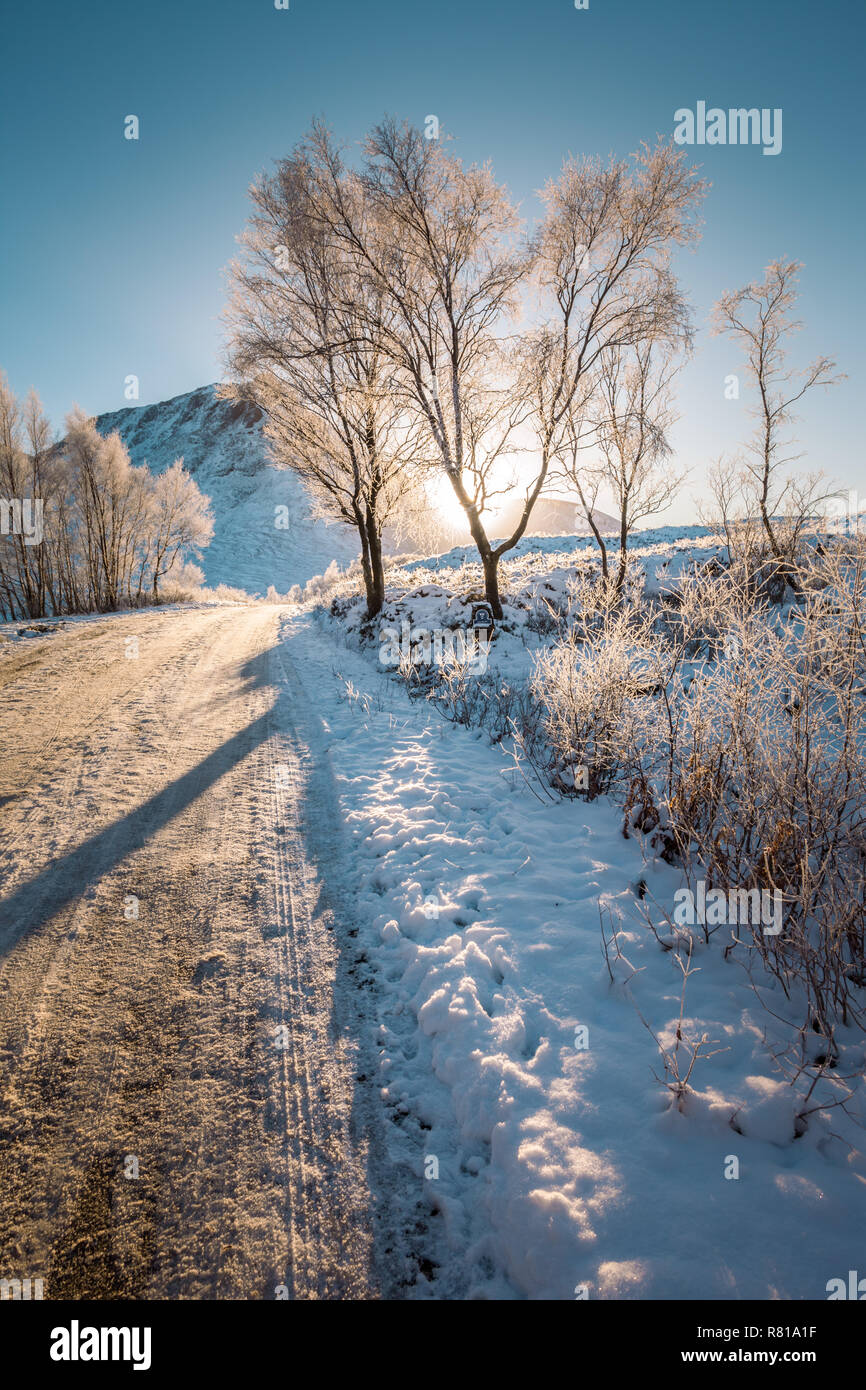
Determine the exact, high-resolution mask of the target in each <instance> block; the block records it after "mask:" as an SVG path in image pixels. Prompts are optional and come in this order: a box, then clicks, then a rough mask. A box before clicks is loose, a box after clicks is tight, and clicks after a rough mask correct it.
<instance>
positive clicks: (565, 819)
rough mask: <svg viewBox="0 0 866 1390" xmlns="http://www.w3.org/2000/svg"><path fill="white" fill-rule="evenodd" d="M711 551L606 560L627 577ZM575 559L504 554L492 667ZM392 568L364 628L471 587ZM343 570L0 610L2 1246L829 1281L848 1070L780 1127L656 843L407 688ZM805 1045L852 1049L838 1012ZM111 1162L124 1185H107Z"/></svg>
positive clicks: (699, 1284)
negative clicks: (668, 1061)
mask: <svg viewBox="0 0 866 1390" xmlns="http://www.w3.org/2000/svg"><path fill="white" fill-rule="evenodd" d="M716 550H717V543H716V540H715V538H713V537H711V536H707V535H706V534H705V533H704V532H699V533H696V534H694V535H693V534H691V533H689V534H687V535H682V534H679V533H677V534H673V535H667V534H661V535H660V534H659V533H655V534H652V533H648V534H647V535H645V536H643V537H641V538H639V540H638V541H637V542H636V550H635V553H636V556H639V558H640V562H641V563H642V564H643V566H644V568H645V570H646V572H647V576H648V582H649V587H650V589H651V590H652V589H654V588H657V587H658V586H659V585H663V584H665V583H667V582H669V581H670V580H671V578H672V577H673V578H675V577H676V576H677V575H678V574H681V573H682V572H683V571H684V570H685V569H686V568H687V567H688V566H689V565H690V564H691V563H692V562H693V561H694V560H695V559H707V558H711V557H712V556H713V555H714V554H715V553H716ZM580 551H581V546H580V544H579V543H577V544H575V543H573V542H571V541H568V540H566V541H563V540H562V539H561V538H554V539H552V540H546V541H544V542H543V543H542V544H535V545H533V544H532V543H529V544H527V545H526V546H524V547H523V549H522V553H521V554H519V555H518V556H516V557H514V559H513V560H512V561H511V562H509V568H508V569H507V575H508V584H507V590H508V595H509V600H508V604H507V606H506V618H505V620H504V622H503V623H502V624H501V625H500V630H499V633H498V636H497V638H496V641H495V642H494V644H493V646H492V648H491V652H490V656H489V662H490V666H489V669H490V672H491V673H493V674H496V675H499V676H507V677H509V678H510V677H518V678H520V677H523V676H525V675H526V674H527V672H528V671H529V669H530V666H531V661H532V658H533V654H534V653H535V652H536V651H537V650H538V649H539V648H540V647H541V646H543V644H544V643H545V642H546V641H548V640H550V639H549V636H548V635H547V634H546V633H545V630H544V623H543V618H544V613H545V611H546V607H545V606H546V605H547V604H548V603H549V604H552V605H553V607H554V609H555V608H556V605H557V604H558V603H560V602H561V601H562V599H563V597H564V595H565V592H566V584H567V580H568V577H569V575H570V574H571V573H573V568H574V564H575V561H576V559H577V560H578V562H579V560H580ZM244 563H246V562H244ZM320 567H321V566H320ZM390 580H391V583H390V587H389V594H388V600H387V604H386V608H385V611H384V613H383V615H382V622H383V624H387V623H389V622H391V623H396V624H398V625H399V623H400V622H402V621H403V619H404V618H408V619H409V621H410V622H411V623H412V624H415V625H418V626H425V627H428V628H429V627H435V626H437V625H442V626H446V627H447V626H452V627H454V626H459V625H461V624H465V622H466V618H467V614H468V611H469V605H468V604H467V603H466V602H464V601H463V600H464V599H465V598H466V596H467V594H468V593H469V592H471V590H472V589H473V587H474V586H477V581H478V574H477V567H476V566H474V563H473V561H472V558H471V554H464V553H461V554H455V555H454V556H452V557H451V564H450V566H449V565H446V564H444V563H442V557H439V558H438V559H437V560H435V561H430V560H426V561H419V562H417V563H413V566H412V567H411V568H409V567H407V568H406V569H404V570H400V571H396V570H395V571H392V573H391V576H390ZM316 587H317V586H316V585H313V586H312V588H313V589H315V588H316ZM318 587H321V586H318ZM351 587H352V584H351V582H350V581H347V580H345V579H344V580H342V581H338V582H337V583H336V585H335V586H334V592H335V593H336V594H337V595H338V606H337V613H336V616H335V615H331V614H330V613H329V611H328V604H327V601H325V602H321V603H319V604H318V605H315V604H310V605H309V606H307V607H306V608H301V609H299V608H290V607H288V606H284V607H274V606H271V605H257V604H253V605H248V606H240V605H235V606H232V605H220V604H211V605H188V606H187V605H178V606H176V607H175V608H173V609H164V610H154V611H145V612H139V613H132V614H125V615H111V616H106V615H92V616H89V617H87V618H83V619H77V618H76V619H65V620H63V622H62V623H60V624H53V623H48V624H44V625H43V624H34V625H27V624H10V625H7V626H6V627H5V628H4V630H3V633H2V636H3V637H4V638H5V640H4V641H2V642H0V703H2V711H0V713H2V719H3V727H4V732H5V733H6V735H7V745H8V752H7V756H6V758H5V760H4V765H3V777H2V783H0V797H2V799H3V802H4V811H3V814H4V825H5V826H6V828H7V831H8V832H9V833H8V836H7V841H6V845H5V848H4V859H3V868H4V891H3V899H2V902H0V950H2V952H3V954H2V956H0V997H2V1000H3V1009H2V1011H0V1013H2V1018H3V1029H4V1031H3V1034H2V1036H0V1049H2V1057H3V1060H4V1081H3V1088H4V1089H3V1094H2V1099H3V1102H4V1108H5V1118H4V1120H3V1123H2V1125H0V1159H2V1162H0V1244H2V1245H3V1248H4V1249H6V1250H7V1251H9V1252H11V1255H12V1256H14V1260H13V1263H14V1264H15V1265H16V1268H10V1269H9V1271H8V1273H9V1274H11V1275H14V1274H16V1270H17V1269H18V1268H19V1267H20V1272H21V1274H28V1273H29V1274H32V1275H34V1276H41V1275H45V1276H46V1277H48V1278H49V1281H50V1280H52V1279H53V1280H54V1284H55V1287H58V1286H59V1287H60V1288H61V1289H62V1290H65V1291H67V1292H68V1291H72V1292H74V1293H77V1294H80V1293H81V1292H82V1290H86V1289H88V1288H91V1289H92V1291H94V1292H95V1293H96V1294H97V1296H110V1295H116V1294H117V1293H126V1294H128V1295H131V1296H135V1297H146V1296H163V1295H165V1294H167V1295H168V1296H192V1297H208V1296H226V1295H228V1296H233V1297H272V1296H274V1291H275V1288H276V1287H277V1283H278V1282H279V1284H280V1285H283V1284H284V1285H285V1287H286V1288H287V1289H288V1290H289V1291H290V1292H291V1293H292V1294H293V1295H294V1296H300V1297H312V1296H338V1297H346V1296H364V1295H365V1294H373V1295H374V1296H375V1294H376V1293H385V1294H386V1295H387V1296H390V1297H400V1298H422V1299H428V1298H429V1299H437V1298H467V1297H469V1298H484V1299H520V1298H530V1299H540V1298H556V1299H573V1298H583V1297H588V1298H590V1299H622V1298H654V1299H675V1298H689V1299H725V1300H729V1299H742V1298H757V1299H810V1298H815V1299H821V1298H825V1297H826V1289H827V1285H828V1282H829V1281H831V1280H833V1279H836V1278H843V1279H844V1278H847V1275H848V1271H849V1270H852V1269H854V1270H857V1269H861V1270H862V1266H863V1250H864V1248H866V1203H864V1201H863V1191H864V1183H866V1158H864V1143H863V1130H862V1125H858V1123H857V1122H856V1121H857V1119H858V1117H859V1120H860V1121H861V1122H862V1121H863V1120H864V1118H866V1114H864V1107H863V1099H862V1092H861V1093H860V1095H855V1097H854V1099H853V1102H852V1104H851V1106H850V1107H849V1109H850V1112H851V1113H850V1114H849V1113H845V1112H844V1111H842V1110H841V1109H838V1108H837V1109H826V1110H815V1111H814V1113H812V1114H810V1115H809V1117H808V1123H807V1124H806V1125H805V1127H804V1126H803V1125H802V1124H798V1123H797V1122H796V1119H795V1116H796V1111H797V1109H798V1108H800V1109H802V1100H801V1099H800V1100H799V1101H798V1096H799V1095H800V1091H798V1092H797V1094H796V1095H795V1091H794V1089H793V1088H792V1087H791V1086H790V1085H789V1084H788V1080H787V1078H786V1077H785V1076H784V1075H783V1074H782V1073H781V1072H780V1071H779V1069H778V1067H777V1065H776V1063H775V1062H774V1059H773V1055H772V1054H773V1051H774V1050H778V1048H779V1044H780V1042H781V1041H782V1024H781V1021H780V1020H779V1021H778V1027H777V1026H776V1024H774V1021H773V1011H774V1010H775V1011H776V1012H779V1013H782V1012H784V1008H783V1000H782V998H781V996H774V993H773V990H772V989H771V988H770V986H769V984H768V983H764V984H762V986H761V995H762V998H759V997H758V995H757V994H756V993H755V991H754V990H753V989H752V988H751V987H750V984H749V981H748V979H747V977H746V976H745V974H744V972H743V970H742V967H741V965H740V964H739V963H738V962H737V961H736V960H733V959H731V960H726V959H725V956H724V952H723V950H722V949H721V948H720V947H719V945H718V941H717V939H715V938H714V939H713V940H712V941H711V943H710V945H709V946H706V945H705V944H704V943H703V940H702V938H701V937H700V936H696V938H695V941H694V946H693V951H692V956H691V962H690V966H691V973H690V976H689V979H688V981H687V984H686V990H685V998H684V1002H683V998H682V990H683V974H682V968H681V963H682V961H683V958H684V957H683V951H682V949H680V950H679V951H677V950H675V949H670V948H671V947H672V946H674V945H676V944H677V943H676V942H675V941H674V940H673V938H672V936H671V926H670V921H669V916H670V912H671V907H672V904H673V900H674V893H675V892H676V890H677V889H678V888H679V887H680V886H681V884H682V877H681V874H680V872H679V870H678V869H675V868H673V867H671V866H670V865H668V864H666V863H663V862H662V861H661V860H659V859H658V858H656V857H655V856H654V855H653V854H652V853H651V851H650V849H649V847H645V846H643V845H642V841H641V837H640V835H639V834H637V833H635V832H634V831H631V832H630V834H629V836H628V837H627V838H626V837H625V836H624V834H623V813H622V810H621V809H619V808H617V807H616V806H615V805H614V803H613V802H611V801H608V800H607V799H605V798H599V799H598V800H597V801H594V802H592V803H590V804H587V803H585V802H582V801H577V800H568V799H565V800H560V799H558V798H556V797H555V796H552V795H550V794H549V793H547V792H546V791H545V790H544V788H543V787H542V785H541V783H540V782H538V783H535V784H533V785H530V784H529V783H528V782H527V781H526V780H525V779H524V777H523V776H522V775H521V774H520V772H519V771H518V770H517V769H516V767H515V765H514V762H513V760H512V759H511V758H510V757H509V755H508V753H507V750H506V749H504V748H503V747H502V746H498V745H493V744H491V742H490V740H489V738H488V736H487V734H486V733H484V732H483V731H480V730H472V729H468V728H465V727H461V726H458V725H456V724H452V723H449V722H448V721H447V720H446V719H444V718H443V717H442V715H441V714H440V713H439V712H438V711H437V710H436V709H435V708H434V707H433V706H432V705H430V704H429V703H426V702H423V701H418V700H411V699H410V698H409V696H408V693H407V690H406V687H405V685H404V684H403V682H402V681H401V680H400V679H399V678H398V677H396V676H395V674H394V673H393V672H392V671H389V670H386V669H385V668H384V666H383V665H382V663H381V661H380V660H379V658H378V649H377V645H376V644H375V643H367V644H366V646H365V645H363V644H362V642H361V620H362V616H363V614H362V606H361V605H360V603H358V602H355V601H353V600H352V598H351V596H350V594H349V592H348V591H349V590H350V589H351ZM28 627H32V628H36V629H37V630H36V631H32V630H28ZM40 629H41V630H40ZM131 639H135V644H134V645H135V652H136V655H135V657H134V659H132V660H130V659H128V657H129V656H130V645H129V644H130V640H131ZM129 894H132V895H133V896H134V898H135V899H136V900H138V902H139V903H140V905H141V910H140V914H139V916H138V917H137V918H135V919H134V920H129V919H128V918H127V917H126V916H125V914H124V909H123V905H124V903H126V902H127V901H128V896H129ZM603 935H604V936H605V937H606V938H607V941H608V943H609V947H608V958H607V960H606V959H605V954H604V951H603V949H602V941H603ZM680 945H681V943H680ZM762 1001H763V1002H762ZM765 1005H766V1006H767V1007H765ZM777 1006H779V1007H777ZM681 1013H682V1024H681V1028H680V1031H681V1048H682V1049H684V1050H685V1051H686V1052H687V1051H688V1046H689V1044H690V1043H693V1042H695V1041H696V1040H697V1039H699V1038H701V1037H704V1036H705V1037H706V1043H705V1045H704V1047H703V1049H702V1050H703V1052H704V1053H707V1054H712V1055H705V1056H701V1057H700V1058H699V1060H698V1062H697V1064H696V1067H695V1069H694V1071H693V1072H692V1074H691V1076H690V1083H689V1084H690V1093H689V1095H688V1096H687V1097H686V1100H685V1103H684V1105H683V1106H682V1108H681V1109H678V1108H677V1107H676V1106H675V1105H673V1104H672V1103H671V1095H670V1092H669V1090H668V1089H667V1088H666V1085H665V1084H664V1083H665V1082H668V1081H670V1080H671V1076H670V1073H669V1071H667V1072H666V1069H665V1061H664V1057H663V1052H665V1051H666V1052H667V1053H668V1055H670V1053H671V1052H672V1051H673V1050H674V1049H675V1048H676V1043H677V1038H676V1033H677V1027H678V1020H679V1019H680V1015H681ZM278 1026H280V1027H284V1028H285V1029H286V1030H287V1031H286V1047H285V1048H283V1049H280V1050H277V1051H275V1050H274V1048H273V1037H272V1034H273V1031H274V1029H275V1028H277V1027H278ZM191 1040H194V1041H193V1042H191ZM836 1041H837V1043H838V1045H839V1048H840V1053H841V1057H842V1062H843V1065H842V1066H840V1071H844V1072H845V1073H846V1074H848V1073H851V1072H852V1071H853V1072H854V1073H857V1072H860V1073H862V1071H863V1069H864V1061H866V1058H864V1050H863V1039H862V1036H860V1035H856V1034H855V1033H854V1032H853V1030H844V1029H840V1030H839V1033H838V1035H837V1039H836ZM679 1055H680V1058H682V1056H683V1055H684V1053H683V1051H682V1050H681V1051H680V1054H679ZM353 1078H354V1079H353ZM130 1153H131V1154H133V1155H138V1156H139V1158H140V1160H141V1164H142V1169H143V1171H144V1172H146V1174H147V1176H148V1182H149V1183H151V1185H150V1186H148V1185H147V1184H145V1185H144V1186H142V1187H138V1188H133V1187H132V1186H130V1185H128V1184H127V1183H126V1182H125V1181H123V1180H122V1179H121V1176H120V1173H121V1169H120V1168H119V1167H118V1165H119V1164H120V1161H121V1160H122V1159H124V1160H125V1156H126V1155H128V1154H130ZM34 1174H35V1175H36V1177H34ZM16 1175H18V1176H16ZM227 1232H228V1236H227V1234H226V1233H227ZM227 1239H228V1241H229V1250H230V1254H229V1255H227V1254H226V1247H225V1242H226V1240H227ZM154 1252H155V1253H154ZM4 1272H5V1271H4ZM88 1280H91V1281H95V1282H93V1283H92V1284H88V1282H87V1281H88Z"/></svg>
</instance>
